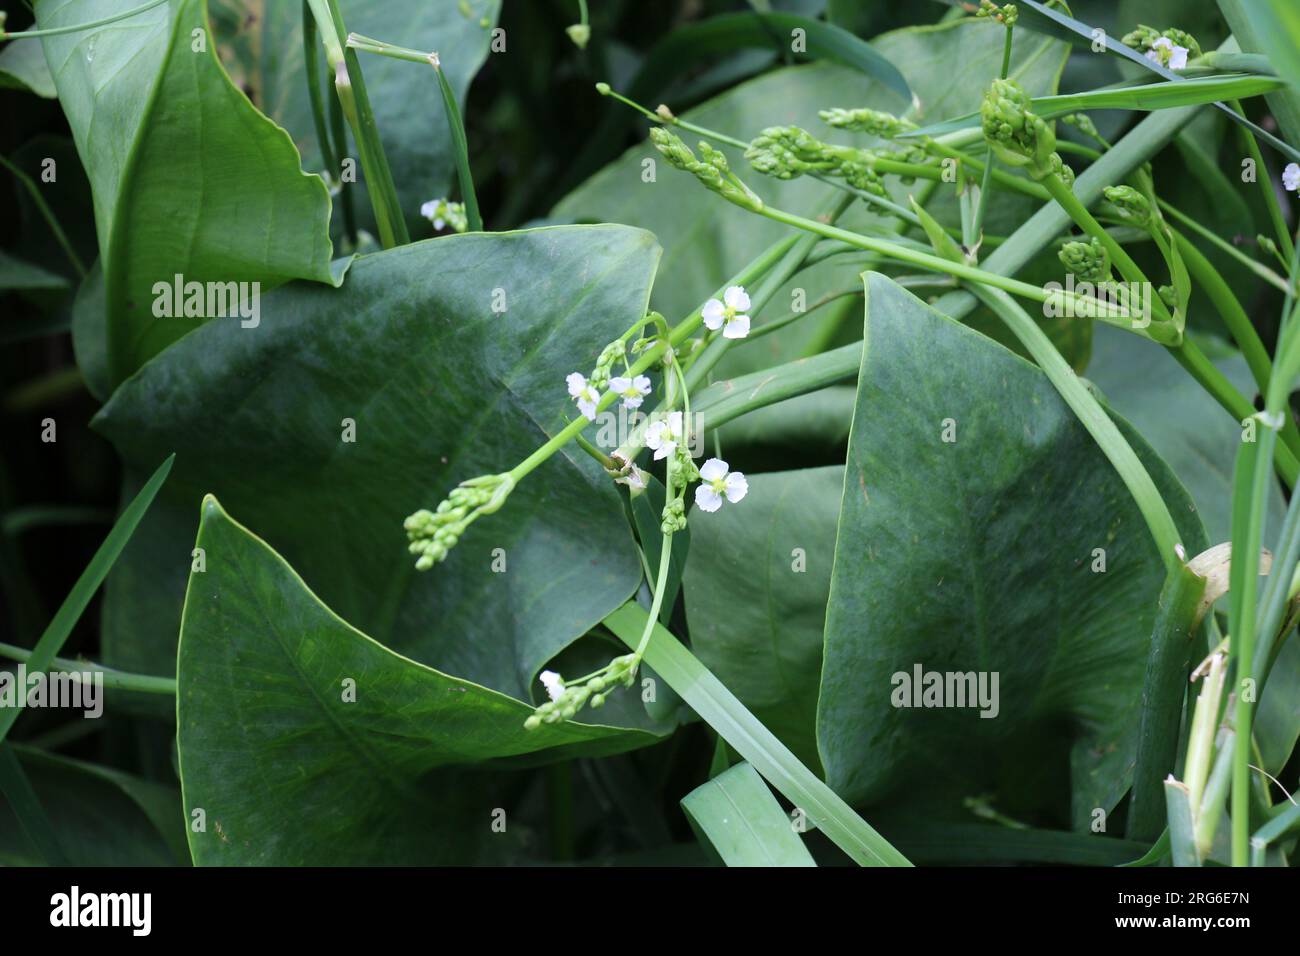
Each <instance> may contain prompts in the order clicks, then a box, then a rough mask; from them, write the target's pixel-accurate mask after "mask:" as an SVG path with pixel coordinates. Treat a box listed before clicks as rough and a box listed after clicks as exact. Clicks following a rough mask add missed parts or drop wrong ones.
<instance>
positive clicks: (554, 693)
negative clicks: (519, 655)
mask: <svg viewBox="0 0 1300 956" xmlns="http://www.w3.org/2000/svg"><path fill="white" fill-rule="evenodd" d="M538 677H539V679H540V680H541V682H542V686H543V687H545V688H546V693H547V696H549V697H550V698H551V700H559V699H560V695H561V694H563V693H564V678H563V677H561V676H560V675H559V674H557V673H555V671H542V672H541V674H539V675H538Z"/></svg>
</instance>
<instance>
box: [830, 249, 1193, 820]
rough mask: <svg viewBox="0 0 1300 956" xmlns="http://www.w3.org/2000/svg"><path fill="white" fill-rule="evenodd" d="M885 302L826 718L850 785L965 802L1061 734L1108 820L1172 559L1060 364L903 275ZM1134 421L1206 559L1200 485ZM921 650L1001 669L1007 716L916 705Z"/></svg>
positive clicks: (835, 757)
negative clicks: (1165, 556)
mask: <svg viewBox="0 0 1300 956" xmlns="http://www.w3.org/2000/svg"><path fill="white" fill-rule="evenodd" d="M867 298H868V305H867V322H866V333H865V338H866V347H865V350H864V356H863V364H862V371H861V375H860V377H859V383H858V405H857V409H856V411H855V413H854V420H853V433H852V436H851V438H850V441H849V460H848V464H847V467H848V472H847V474H846V476H845V481H844V498H843V503H842V506H841V510H840V527H839V535H838V538H837V541H836V547H835V565H834V573H833V575H832V579H831V596H830V603H829V606H828V609H827V619H826V642H825V661H824V663H823V667H822V682H821V698H820V701H819V705H818V715H817V733H818V741H819V748H820V751H821V755H822V760H823V762H824V764H825V767H826V771H827V775H828V781H829V782H830V783H831V785H832V786H834V787H835V788H836V789H837V790H839V791H840V792H841V793H842V794H844V795H845V797H846V798H848V799H850V800H851V801H858V802H869V801H875V800H882V799H886V798H888V797H890V796H892V795H895V794H897V793H899V792H901V791H904V790H906V789H907V788H908V787H914V788H924V791H925V793H926V796H927V798H931V799H946V800H947V802H948V805H949V807H953V806H955V807H960V806H961V801H962V800H963V799H964V798H966V797H976V796H979V795H981V794H982V793H984V792H986V791H992V792H996V791H997V790H998V785H999V783H1000V782H1003V781H1000V780H999V778H1000V777H1003V778H1004V777H1005V774H1006V773H1008V772H1011V771H1015V772H1022V771H1023V770H1024V769H1025V768H1023V767H1016V766H1015V765H1016V764H1017V763H1018V762H1022V761H1023V760H1025V759H1027V758H1026V756H1025V751H1018V750H1017V749H1016V747H1017V746H1018V745H1019V743H1018V742H1021V741H1025V740H1027V739H1028V738H1029V737H1030V736H1036V737H1038V738H1040V739H1041V737H1042V735H1044V734H1051V735H1054V736H1053V738H1052V739H1053V740H1054V745H1053V747H1054V750H1055V751H1056V752H1057V753H1059V754H1063V753H1064V751H1066V750H1067V749H1068V750H1069V751H1070V759H1069V764H1070V781H1069V785H1070V789H1071V791H1072V795H1073V800H1072V818H1073V821H1074V824H1075V826H1080V825H1086V824H1087V823H1088V822H1089V820H1090V814H1091V813H1092V811H1093V809H1094V808H1097V807H1101V808H1103V809H1105V810H1107V811H1109V810H1110V809H1111V808H1113V807H1114V806H1115V805H1116V803H1117V802H1118V800H1119V799H1120V797H1121V796H1122V795H1123V793H1124V791H1125V789H1126V788H1127V780H1128V778H1129V777H1130V776H1131V773H1132V763H1133V760H1134V752H1135V735H1136V730H1137V720H1136V708H1137V707H1138V706H1139V702H1140V696H1141V687H1142V677H1143V673H1144V670H1145V658H1146V647H1147V643H1148V640H1149V635H1150V633H1151V625H1152V622H1153V620H1154V617H1155V611H1156V599H1157V596H1158V595H1159V593H1160V587H1161V582H1162V581H1163V579H1164V564H1163V561H1162V560H1161V558H1160V556H1158V555H1157V554H1156V553H1155V548H1154V544H1153V543H1152V541H1151V538H1150V535H1149V534H1148V532H1147V529H1146V526H1145V524H1144V523H1143V521H1142V518H1141V515H1140V513H1139V512H1138V510H1137V507H1136V505H1135V504H1134V503H1133V501H1132V500H1131V498H1130V497H1129V495H1128V492H1127V491H1126V490H1125V487H1124V485H1123V483H1122V482H1121V481H1120V479H1119V478H1118V476H1117V475H1116V474H1115V472H1114V470H1113V469H1112V467H1111V466H1110V464H1109V462H1108V461H1107V460H1106V458H1105V456H1104V455H1103V454H1102V452H1101V451H1100V450H1099V449H1098V448H1097V446H1096V444H1095V443H1094V442H1093V440H1092V439H1091V437H1090V436H1089V435H1088V433H1087V432H1086V431H1085V430H1084V428H1083V427H1082V425H1080V424H1079V423H1078V421H1077V420H1076V419H1075V418H1074V416H1073V415H1072V414H1071V413H1070V411H1069V409H1068V408H1067V407H1066V405H1065V404H1064V402H1063V401H1062V400H1061V398H1060V397H1059V395H1058V394H1057V392H1056V390H1055V389H1054V388H1053V387H1052V385H1051V384H1050V383H1049V382H1048V380H1047V378H1046V376H1045V375H1044V374H1043V373H1042V372H1041V371H1040V370H1038V369H1037V368H1036V367H1035V366H1033V365H1031V364H1029V363H1028V362H1026V361H1024V360H1023V359H1021V358H1019V357H1017V356H1015V355H1013V354H1012V353H1011V352H1009V351H1007V350H1006V349H1004V348H1002V347H1001V346H999V345H996V344H994V343H993V342H991V341H990V340H988V339H986V338H984V337H983V336H981V335H979V334H978V333H976V332H973V331H971V330H969V329H966V328H965V327H963V326H960V325H958V324H957V323H955V322H953V321H952V320H951V319H948V318H947V317H946V316H943V315H940V314H939V313H937V312H935V311H934V310H933V309H931V308H929V307H928V306H926V305H925V304H924V303H922V302H921V301H920V300H918V299H916V298H915V297H913V296H912V295H910V294H909V293H907V292H906V291H905V290H903V289H901V288H900V287H898V286H897V285H896V284H894V283H892V282H890V281H889V280H888V279H886V278H884V277H882V276H879V275H876V274H871V275H869V276H868V278H867ZM947 419H951V420H953V422H955V427H956V433H955V437H956V441H955V442H945V441H944V440H943V430H944V422H945V420H947ZM1119 424H1120V426H1121V429H1122V430H1123V431H1124V432H1125V435H1126V437H1127V438H1128V440H1129V442H1130V443H1131V444H1133V446H1134V449H1135V451H1137V453H1138V455H1139V457H1140V458H1142V460H1143V462H1144V463H1145V464H1146V466H1147V469H1148V471H1150V472H1151V474H1152V477H1153V478H1154V480H1155V482H1156V484H1157V487H1159V488H1160V489H1161V492H1162V494H1163V495H1164V497H1165V499H1166V501H1167V502H1168V503H1169V507H1170V511H1172V512H1173V514H1174V515H1175V518H1176V520H1177V521H1178V522H1179V527H1180V530H1181V532H1182V534H1183V541H1184V544H1185V546H1186V547H1187V550H1188V552H1189V553H1192V554H1195V553H1197V552H1198V551H1199V550H1200V549H1201V547H1202V546H1203V544H1204V532H1203V530H1202V529H1201V527H1200V522H1199V519H1198V518H1197V517H1196V512H1195V506H1194V505H1193V503H1192V501H1191V499H1190V498H1189V497H1188V496H1187V493H1186V492H1185V491H1183V489H1182V488H1181V486H1180V485H1179V484H1178V482H1177V480H1176V479H1175V478H1174V477H1173V475H1172V474H1171V473H1170V472H1169V470H1168V468H1167V467H1166V466H1165V465H1164V464H1163V463H1162V462H1161V461H1160V460H1159V459H1158V458H1157V457H1156V455H1155V454H1154V453H1153V452H1152V451H1151V450H1150V448H1149V447H1147V446H1146V444H1145V443H1144V442H1142V441H1141V439H1140V438H1139V437H1138V436H1137V435H1136V433H1134V432H1133V431H1132V429H1131V428H1129V427H1128V426H1127V425H1126V424H1125V423H1124V422H1122V421H1121V422H1119ZM1096 548H1103V549H1105V555H1106V570H1105V572H1104V573H1095V572H1094V571H1093V561H1094V549H1096ZM918 665H919V666H920V667H922V668H923V670H924V671H928V672H963V673H965V672H984V673H988V674H992V673H994V672H996V673H997V674H998V675H999V678H998V681H999V683H998V694H997V699H998V711H997V715H996V717H993V718H991V719H985V718H982V717H981V716H980V708H979V707H969V706H968V707H967V708H965V709H956V708H952V707H947V708H938V709H927V708H904V707H896V706H894V705H893V704H892V703H891V696H892V695H893V693H894V691H895V687H896V685H895V683H894V675H895V674H897V673H904V674H907V675H909V677H910V676H911V675H912V674H913V672H914V667H915V666H918ZM1013 754H1016V755H1017V759H1015V760H1012V759H1011V757H1012V755H1013ZM1057 809H1059V810H1063V808H1057Z"/></svg>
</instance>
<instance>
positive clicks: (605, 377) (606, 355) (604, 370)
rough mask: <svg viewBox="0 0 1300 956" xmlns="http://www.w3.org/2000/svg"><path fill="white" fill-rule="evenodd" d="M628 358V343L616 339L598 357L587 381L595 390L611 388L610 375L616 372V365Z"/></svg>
mask: <svg viewBox="0 0 1300 956" xmlns="http://www.w3.org/2000/svg"><path fill="white" fill-rule="evenodd" d="M626 357H627V343H626V342H625V341H623V340H622V339H615V340H614V341H613V342H610V343H609V344H608V345H606V346H605V347H604V348H603V349H601V352H600V355H598V356H597V357H596V367H595V368H593V369H592V370H591V375H589V376H588V377H587V381H588V382H590V383H591V386H592V387H593V388H597V389H602V390H603V389H605V388H608V387H609V380H610V373H611V372H613V371H614V363H615V362H618V361H620V360H623V359H626Z"/></svg>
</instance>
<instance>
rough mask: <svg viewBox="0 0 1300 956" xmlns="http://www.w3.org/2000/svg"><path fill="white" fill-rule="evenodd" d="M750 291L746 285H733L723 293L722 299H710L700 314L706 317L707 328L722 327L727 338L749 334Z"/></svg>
mask: <svg viewBox="0 0 1300 956" xmlns="http://www.w3.org/2000/svg"><path fill="white" fill-rule="evenodd" d="M747 311H749V293H747V292H746V291H745V287H744V286H739V285H733V286H729V287H728V288H727V291H726V292H724V293H722V301H721V302H719V301H718V300H717V299H710V300H709V301H708V302H706V303H704V308H703V309H702V310H701V311H700V315H701V316H702V317H703V318H704V326H705V328H708V329H712V330H713V331H715V332H716V331H717V330H718V329H722V337H723V338H726V339H743V338H744V337H745V336H747V335H748V334H749V316H748V315H745V314H743V313H745V312H747Z"/></svg>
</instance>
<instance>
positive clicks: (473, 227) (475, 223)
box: [348, 33, 483, 232]
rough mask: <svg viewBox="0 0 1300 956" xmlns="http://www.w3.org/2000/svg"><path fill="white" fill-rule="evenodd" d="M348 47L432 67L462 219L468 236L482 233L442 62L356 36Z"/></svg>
mask: <svg viewBox="0 0 1300 956" xmlns="http://www.w3.org/2000/svg"><path fill="white" fill-rule="evenodd" d="M348 47H349V48H350V49H353V50H360V51H362V52H363V53H374V54H376V55H378V56H386V57H390V58H391V59H394V60H405V61H407V62H409V63H423V64H424V65H425V66H432V67H433V72H434V73H436V74H437V75H438V90H439V92H440V93H441V94H442V105H443V111H444V112H445V113H446V115H447V128H448V129H449V130H450V132H451V141H452V145H453V146H454V147H455V154H456V175H457V178H458V179H459V180H460V194H461V199H462V201H463V202H464V203H465V218H466V219H467V220H468V221H469V231H470V232H482V231H483V217H482V216H481V215H480V214H479V209H478V196H477V195H476V194H475V192H474V177H473V176H472V175H470V169H469V140H468V139H467V138H466V136H465V123H464V121H463V120H462V119H461V115H460V107H459V106H457V105H456V93H455V91H453V90H452V88H451V83H450V82H449V81H448V80H447V76H446V74H445V73H443V71H442V60H441V58H440V57H439V56H438V54H437V53H421V52H420V51H419V50H412V49H409V48H407V47H401V46H394V45H393V44H391V43H385V42H384V41H383V40H375V39H372V38H370V37H363V36H361V35H360V34H358V33H349V34H348Z"/></svg>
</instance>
